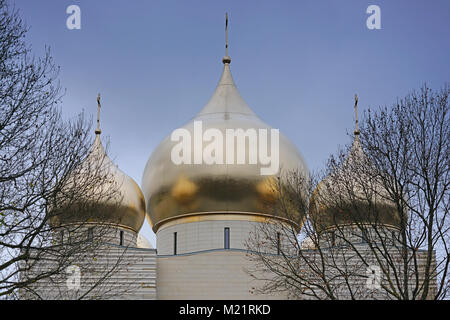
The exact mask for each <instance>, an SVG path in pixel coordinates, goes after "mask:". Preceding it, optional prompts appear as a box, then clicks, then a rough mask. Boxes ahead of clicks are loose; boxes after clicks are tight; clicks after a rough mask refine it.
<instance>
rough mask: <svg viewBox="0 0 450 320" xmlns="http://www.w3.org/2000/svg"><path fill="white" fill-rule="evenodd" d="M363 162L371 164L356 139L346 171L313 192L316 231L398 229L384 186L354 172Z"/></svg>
mask: <svg viewBox="0 0 450 320" xmlns="http://www.w3.org/2000/svg"><path fill="white" fill-rule="evenodd" d="M361 159H363V160H362V163H364V162H365V163H367V161H370V160H368V158H367V157H366V155H365V154H364V151H363V150H362V147H361V144H360V142H359V139H358V138H356V139H355V141H354V143H353V146H352V148H351V150H350V153H349V155H348V156H347V158H346V159H345V161H344V163H343V167H342V168H339V170H337V172H335V173H334V174H333V175H330V176H327V177H325V178H324V179H323V180H322V181H321V182H320V183H319V184H318V186H317V188H316V189H315V190H314V192H313V195H312V196H311V199H310V217H311V220H312V221H313V224H314V227H315V229H316V231H319V232H320V231H323V230H326V229H329V228H334V227H336V226H337V225H339V226H343V225H351V224H355V223H358V224H366V225H367V224H368V225H372V226H375V225H386V226H391V227H395V228H399V226H400V223H401V216H400V215H399V214H398V211H397V209H396V206H395V204H394V203H393V202H392V201H390V200H389V199H390V196H389V194H388V192H387V191H386V190H385V188H384V187H383V185H382V183H380V182H379V181H378V180H376V179H371V178H370V177H368V176H366V175H365V174H364V173H363V172H358V173H356V172H355V171H358V169H357V166H358V165H359V164H360V163H361V162H359V161H361ZM370 181H371V182H370Z"/></svg>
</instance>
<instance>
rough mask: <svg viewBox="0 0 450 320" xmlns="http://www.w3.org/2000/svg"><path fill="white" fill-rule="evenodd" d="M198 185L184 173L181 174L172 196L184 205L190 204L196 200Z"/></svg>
mask: <svg viewBox="0 0 450 320" xmlns="http://www.w3.org/2000/svg"><path fill="white" fill-rule="evenodd" d="M197 190H198V187H197V186H196V185H195V183H193V182H191V181H190V180H189V179H187V178H186V177H185V176H184V175H181V176H180V177H179V178H178V180H177V182H176V183H175V185H174V186H173V188H172V193H171V195H172V197H173V198H174V199H175V200H176V201H177V202H178V203H180V204H182V205H188V204H189V203H192V201H193V200H194V196H195V194H196V193H197Z"/></svg>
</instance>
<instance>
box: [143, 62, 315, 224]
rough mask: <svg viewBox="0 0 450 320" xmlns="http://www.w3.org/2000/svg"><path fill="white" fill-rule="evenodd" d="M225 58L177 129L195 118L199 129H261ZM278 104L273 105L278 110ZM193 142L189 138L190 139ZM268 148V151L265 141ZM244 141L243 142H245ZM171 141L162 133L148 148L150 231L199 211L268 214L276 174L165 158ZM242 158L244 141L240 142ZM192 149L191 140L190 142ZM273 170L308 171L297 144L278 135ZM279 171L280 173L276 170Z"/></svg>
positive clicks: (262, 125)
mask: <svg viewBox="0 0 450 320" xmlns="http://www.w3.org/2000/svg"><path fill="white" fill-rule="evenodd" d="M230 61H231V59H230V58H229V57H227V56H226V57H225V58H224V59H223V63H224V67H223V73H222V76H221V78H220V81H219V83H218V85H217V88H216V90H215V92H214V94H213V95H212V97H211V99H210V100H209V102H208V103H207V104H206V106H205V107H204V108H203V109H202V110H201V111H200V113H198V114H197V115H196V116H195V117H194V118H193V119H192V120H191V121H189V122H188V123H187V124H186V125H184V126H183V127H182V128H184V129H186V130H188V131H189V132H190V133H192V136H194V122H196V121H201V123H202V128H203V132H205V131H206V130H207V129H209V128H216V129H218V130H220V131H221V132H222V134H223V136H224V137H225V136H226V134H225V132H226V129H238V128H241V129H243V130H247V129H251V128H253V129H255V130H256V131H258V129H267V130H268V131H267V132H269V133H268V136H270V129H272V128H271V127H270V126H269V125H267V124H266V123H264V122H263V121H262V120H261V119H260V118H259V117H258V116H257V115H256V114H255V113H254V112H253V111H252V110H251V109H250V108H249V106H248V105H247V103H246V102H245V101H244V100H243V99H242V97H241V95H240V94H239V92H238V90H237V88H236V85H235V83H234V81H233V78H232V76H231V71H230ZM278 107H279V106H277V108H278ZM192 140H194V139H192ZM268 140H269V146H268V150H270V139H268ZM247 141H248V140H247ZM175 145H176V142H173V141H171V137H170V136H168V137H166V138H165V139H164V140H163V141H162V142H161V144H160V145H159V146H158V147H157V148H156V149H155V150H154V151H153V153H152V155H151V157H150V159H149V160H148V162H147V165H146V167H145V171H144V174H143V178H142V189H143V191H144V195H145V199H146V203H147V217H148V219H149V222H150V224H151V225H152V227H153V230H154V231H155V232H156V230H157V229H158V228H159V226H160V225H161V224H163V223H164V222H166V221H169V220H172V219H173V218H178V217H183V216H193V215H195V216H198V215H202V214H213V213H221V214H246V215H248V214H250V215H260V216H265V215H268V216H274V215H276V213H274V212H273V210H270V208H269V206H267V201H269V202H270V201H276V195H275V193H274V192H273V188H272V186H273V180H274V177H275V176H276V174H273V175H261V170H260V169H261V168H262V167H264V166H261V165H260V162H258V164H248V163H249V161H247V162H246V164H216V163H215V164H204V163H203V164H179V165H176V164H174V163H173V162H172V160H171V152H172V148H173V147H174V146H175ZM245 148H246V159H248V156H249V150H248V149H249V143H246V144H245ZM192 150H193V151H195V150H194V144H192ZM279 168H280V169H281V171H283V172H284V171H285V170H286V171H287V170H300V171H301V172H304V174H305V175H308V169H307V166H306V163H305V161H304V160H303V157H302V156H301V154H300V153H299V152H298V150H297V148H296V147H295V146H294V145H293V144H292V143H291V142H290V141H289V140H288V139H287V138H286V137H284V136H283V135H282V134H280V135H279ZM281 171H280V172H281Z"/></svg>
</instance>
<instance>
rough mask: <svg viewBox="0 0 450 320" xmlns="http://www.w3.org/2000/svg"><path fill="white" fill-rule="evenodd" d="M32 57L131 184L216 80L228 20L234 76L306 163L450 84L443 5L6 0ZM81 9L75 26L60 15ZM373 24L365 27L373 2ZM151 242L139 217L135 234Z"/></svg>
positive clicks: (424, 1) (415, 0)
mask: <svg viewBox="0 0 450 320" xmlns="http://www.w3.org/2000/svg"><path fill="white" fill-rule="evenodd" d="M11 3H13V4H15V6H16V8H18V9H19V10H20V12H21V15H22V17H23V18H24V19H25V21H26V23H27V25H28V26H29V27H30V28H31V29H30V32H29V34H28V38H27V39H28V42H29V43H30V44H31V45H32V48H33V50H34V52H35V53H36V54H37V55H39V54H42V52H43V51H44V48H45V46H46V45H47V46H49V47H50V48H51V52H52V55H53V57H54V59H55V62H56V64H57V65H59V66H61V73H60V81H61V85H62V86H63V87H64V88H65V89H66V94H65V96H64V100H63V105H62V107H63V112H64V115H65V116H67V117H72V116H74V115H75V114H77V113H79V112H80V111H82V110H83V109H84V110H85V111H86V112H87V113H88V114H89V115H92V118H93V119H94V118H95V115H96V108H97V104H96V96H97V93H98V92H101V94H102V116H101V127H102V131H103V133H102V136H103V138H105V137H106V136H109V139H110V149H109V151H110V156H111V158H112V159H113V160H115V162H116V164H118V165H119V167H120V168H121V169H122V170H123V171H124V172H126V173H127V174H128V175H130V176H131V177H132V178H134V179H135V180H136V181H137V183H138V184H140V183H141V178H142V173H143V170H144V167H145V164H146V162H147V160H148V158H149V157H150V155H151V153H152V151H153V150H154V148H155V147H156V146H157V145H158V144H159V142H160V141H161V140H162V139H163V138H164V137H165V136H167V135H168V134H170V133H171V131H172V130H174V129H176V128H178V127H180V126H181V125H183V124H184V123H185V122H187V121H188V120H190V119H191V118H192V117H193V116H194V115H195V114H196V113H197V112H198V111H200V110H201V109H202V107H203V106H204V105H205V103H206V102H207V101H208V99H209V97H210V95H211V94H212V92H213V91H214V88H215V86H216V84H217V81H218V79H219V76H220V73H221V71H222V63H221V59H222V56H223V55H224V25H225V21H224V20H225V17H224V16H225V12H228V14H229V19H230V20H229V55H230V56H231V58H232V62H231V70H232V72H233V76H234V79H235V81H236V84H237V86H238V88H239V90H240V92H241V95H242V96H243V98H244V99H245V100H246V101H247V103H248V104H249V105H250V106H251V108H252V109H253V111H254V112H256V113H257V114H258V115H259V116H260V117H261V118H262V119H263V120H264V121H265V122H267V123H268V124H270V125H271V126H272V127H274V128H278V129H280V131H281V132H282V133H284V134H285V135H286V136H287V137H288V138H290V140H291V141H292V142H293V143H294V144H295V145H296V146H297V147H298V149H299V150H300V152H301V153H302V154H303V156H304V158H305V160H306V161H307V163H308V166H309V167H310V169H319V168H320V167H322V166H323V165H324V164H325V161H326V159H327V158H328V156H329V154H330V153H333V152H335V151H336V150H337V148H338V146H339V145H341V146H342V145H344V144H346V143H348V142H349V137H348V135H347V134H348V133H349V132H351V131H352V130H353V126H354V111H353V99H354V98H353V97H354V94H355V93H358V95H359V106H360V110H361V113H363V111H364V110H366V109H367V108H368V107H376V106H379V105H390V104H392V103H393V102H395V101H396V99H397V97H402V96H404V95H406V94H407V93H408V92H410V91H411V90H412V89H417V88H419V87H420V86H421V85H422V84H423V83H424V82H427V84H428V85H429V86H431V87H432V88H439V87H441V86H442V85H443V84H444V83H446V82H449V80H450V1H448V0H441V1H439V0H433V1H429V0H420V1H419V0H395V1H394V0H390V1H375V0H373V1H364V0H345V1H344V0H339V1H338V0H334V1H332V0H328V1H325V0H323V1H313V0H310V1H300V0H293V1H283V0H281V1H275V0H271V1H266V0H246V1H242V0H237V1H234V0H228V1H218V0H202V1H199V0H189V1H186V0H183V1H182V0H178V1H173V0H159V1H156V0H152V1H143V0H127V1H125V0H121V1H117V0H108V1H106V0H69V1H67V0H38V1H36V0H33V1H30V0H15V1H14V0H11ZM73 4H76V5H78V6H79V7H80V9H81V29H80V30H69V29H68V28H67V27H66V19H67V17H68V16H69V15H68V14H66V8H67V7H68V6H69V5H73ZM373 4H374V5H378V6H379V7H380V9H381V29H380V30H369V29H368V28H367V27H366V20H367V18H368V17H369V16H370V14H367V13H366V9H367V7H368V6H369V5H373ZM141 232H142V233H143V234H144V235H145V236H146V237H147V238H149V239H150V241H151V242H152V243H153V245H155V237H154V234H153V233H152V231H151V230H150V227H149V226H148V224H147V222H145V224H144V227H143V228H142V231H141Z"/></svg>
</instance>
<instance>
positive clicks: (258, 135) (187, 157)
mask: <svg viewBox="0 0 450 320" xmlns="http://www.w3.org/2000/svg"><path fill="white" fill-rule="evenodd" d="M267 131H268V129H258V130H256V129H255V128H249V129H247V130H244V129H241V128H238V129H226V130H225V143H224V134H223V133H222V130H220V129H218V128H208V129H207V130H205V132H203V124H202V121H194V137H193V139H192V135H191V132H190V131H189V130H188V129H185V128H178V129H176V130H174V131H173V132H172V134H171V136H170V139H171V141H173V142H178V143H177V144H175V145H174V146H173V147H172V151H171V160H172V162H173V163H174V164H175V165H181V164H192V163H193V164H199V165H201V164H207V165H213V164H225V163H226V164H251V165H258V164H259V165H261V166H267V167H261V168H260V174H261V175H275V174H277V173H278V171H279V166H280V159H279V153H280V150H279V136H280V133H279V130H278V129H270V154H268V149H269V147H268V144H269V141H268V134H267ZM247 139H248V143H249V147H248V149H247V148H246V141H247ZM235 141H236V144H235ZM203 142H207V143H208V142H209V143H208V144H206V145H205V146H203ZM224 144H225V155H224ZM192 149H193V152H192ZM246 150H248V163H246V158H247V156H246ZM235 151H236V152H235ZM235 154H236V156H235ZM192 155H193V159H192ZM224 158H225V161H224Z"/></svg>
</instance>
